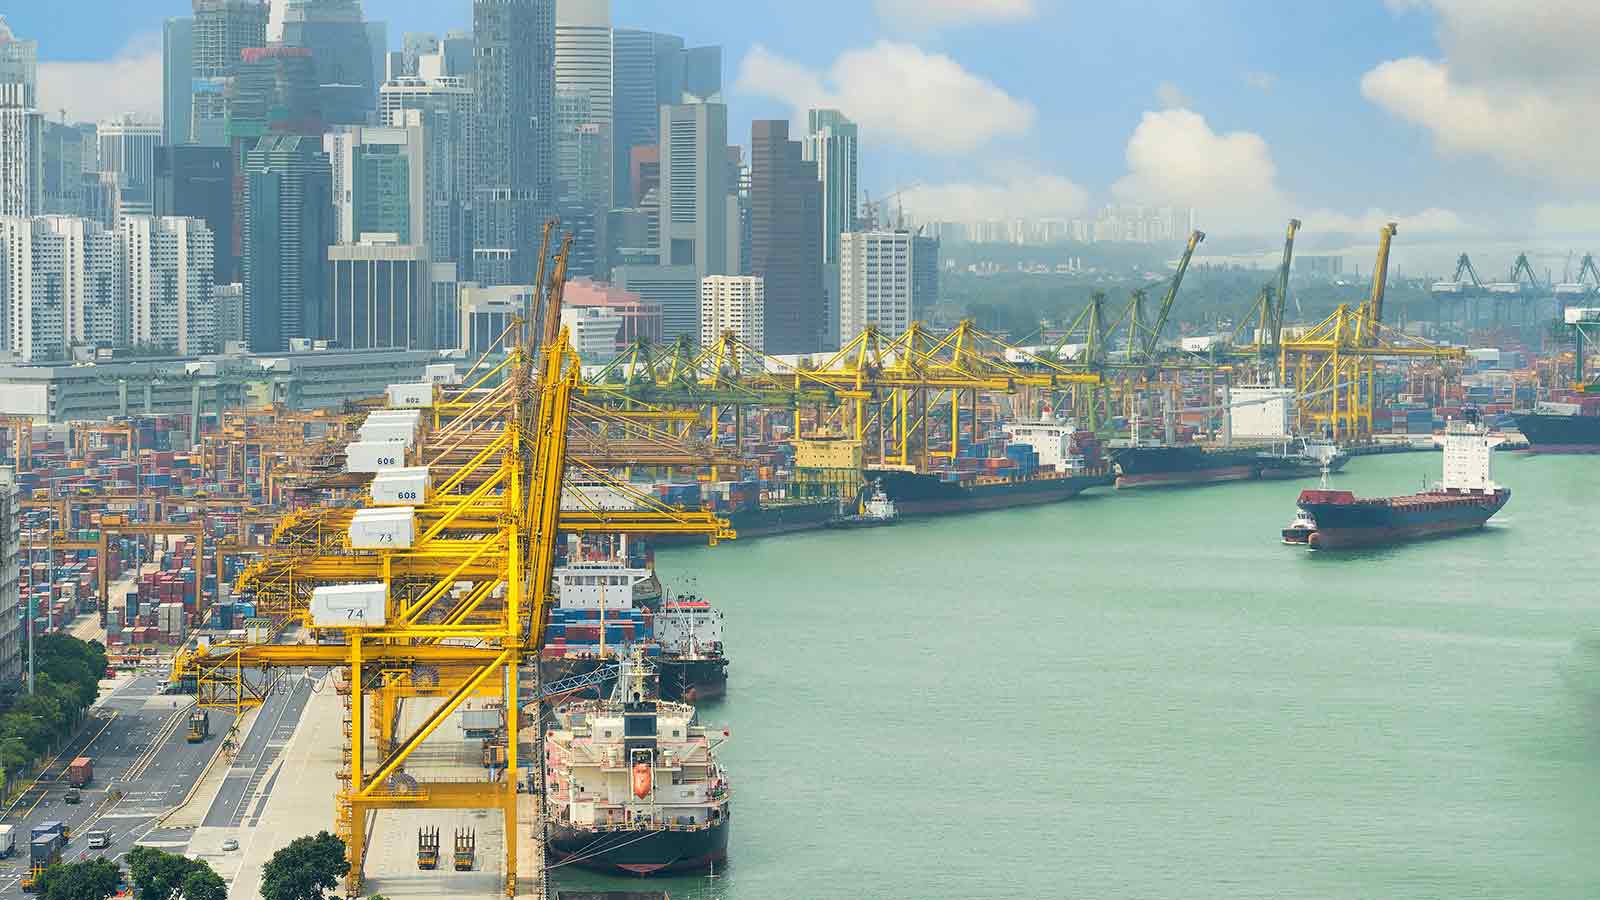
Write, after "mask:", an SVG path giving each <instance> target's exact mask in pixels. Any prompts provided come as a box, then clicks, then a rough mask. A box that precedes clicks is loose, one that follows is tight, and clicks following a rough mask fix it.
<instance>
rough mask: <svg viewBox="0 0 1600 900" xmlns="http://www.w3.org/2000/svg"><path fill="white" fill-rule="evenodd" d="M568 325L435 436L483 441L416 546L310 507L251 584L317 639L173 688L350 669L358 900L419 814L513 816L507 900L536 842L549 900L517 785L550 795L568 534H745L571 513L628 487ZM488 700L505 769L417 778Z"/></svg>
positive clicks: (534, 802) (417, 535)
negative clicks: (588, 406)
mask: <svg viewBox="0 0 1600 900" xmlns="http://www.w3.org/2000/svg"><path fill="white" fill-rule="evenodd" d="M559 270H560V265H559V262H558V272H559ZM553 312H554V309H553V305H552V308H547V310H546V316H545V318H546V325H547V328H546V330H544V331H543V333H542V334H541V335H540V337H542V338H547V340H544V341H542V342H541V344H540V346H538V347H533V346H530V344H531V342H530V341H528V340H527V339H526V338H524V339H523V340H522V343H521V345H520V346H518V347H517V348H516V349H515V350H514V351H513V352H512V353H511V355H510V358H509V359H508V360H507V363H506V364H505V366H504V367H503V368H502V372H503V375H504V380H503V383H502V384H501V385H500V386H499V387H497V388H495V389H493V390H491V391H486V392H484V393H483V395H482V397H480V398H479V399H477V400H471V401H470V402H468V405H467V407H466V408H462V409H456V410H453V411H451V414H450V415H449V417H448V420H447V421H441V422H440V423H438V424H439V427H437V428H436V429H435V430H433V431H432V432H431V433H429V434H428V435H427V436H426V437H425V438H424V442H423V444H422V446H421V447H420V448H419V452H420V454H421V455H422V458H423V459H425V460H429V461H437V460H440V459H441V454H447V453H458V452H459V450H460V447H459V446H458V445H460V444H463V443H464V442H465V441H466V439H468V438H472V439H473V440H474V441H481V443H479V444H478V445H476V448H475V449H474V450H473V452H472V453H471V454H470V458H467V459H465V461H463V462H460V463H459V464H457V463H455V462H450V463H449V464H448V465H446V463H444V462H438V466H439V470H438V473H437V474H438V475H439V476H440V477H441V479H442V480H441V481H440V483H439V484H438V486H437V487H436V488H435V489H434V490H433V492H432V495H431V497H429V498H428V499H427V500H426V501H425V502H423V503H421V504H420V505H419V506H417V507H415V508H414V510H415V511H414V539H413V540H412V541H411V542H410V545H409V546H404V547H400V546H396V547H394V548H393V549H383V550H360V549H355V548H354V547H352V546H351V544H350V541H349V540H348V538H346V537H344V534H345V532H344V531H343V529H344V528H348V522H349V517H350V516H351V515H352V513H351V512H350V511H348V510H333V509H321V510H308V511H305V512H303V513H301V514H297V515H292V516H289V517H286V519H285V520H284V521H283V523H282V524H281V525H280V527H279V529H278V531H277V533H276V534H275V536H274V537H275V543H277V544H278V545H279V547H278V549H280V550H281V551H282V553H281V554H274V555H272V556H269V557H268V558H266V559H264V560H263V561H262V562H260V563H258V564H257V565H256V566H253V567H252V569H251V572H250V573H248V577H249V578H250V579H252V580H253V584H254V586H255V587H256V589H257V590H258V591H260V590H262V588H263V587H264V586H268V585H270V586H271V587H272V589H273V590H274V591H276V596H277V597H278V598H279V600H280V601H281V602H282V603H283V604H284V606H286V607H288V610H287V611H288V612H291V613H293V614H296V615H300V616H303V617H304V620H305V622H306V625H307V629H308V631H309V635H310V636H311V637H314V638H315V641H314V642H307V643H296V644H288V643H269V644H251V643H243V642H224V643H212V644H209V645H205V646H202V647H200V648H198V649H195V650H193V651H191V652H187V653H184V654H181V655H180V657H179V659H178V661H177V662H176V663H175V666H174V673H173V674H174V678H184V679H192V680H193V681H194V683H195V684H196V686H197V691H198V695H199V697H198V699H199V702H200V703H201V704H202V705H203V706H208V707H210V706H217V707H231V708H235V709H243V708H247V707H251V706H255V705H259V704H260V703H262V702H263V701H264V700H265V698H266V696H267V695H268V693H269V692H270V691H271V689H272V687H273V685H274V684H275V683H276V682H277V680H278V679H279V678H280V677H281V676H282V674H283V673H285V672H286V671H288V670H293V669H308V668H309V669H319V668H329V669H333V670H334V671H335V672H336V673H337V679H336V680H337V681H339V682H341V683H342V685H343V687H342V689H341V690H342V691H343V692H344V702H345V703H346V704H347V706H346V708H347V720H346V722H345V725H344V728H345V731H346V735H347V744H346V746H345V754H346V755H345V761H344V764H343V767H342V768H341V769H340V771H339V780H340V790H339V793H338V797H337V813H336V829H337V832H338V834H339V835H340V837H341V838H343V839H344V841H345V844H346V848H347V853H348V855H349V860H350V863H351V869H350V875H349V876H348V879H347V885H346V888H347V891H348V893H350V894H352V895H355V894H357V893H358V892H360V891H361V890H362V883H363V880H364V875H363V866H364V862H365V859H366V850H367V847H368V845H369V842H370V835H371V832H372V829H373V828H374V827H375V826H377V825H378V823H377V820H376V816H377V814H378V813H379V812H381V811H384V810H405V809H474V810H478V809H488V810H494V811H496V812H498V813H500V814H501V815H502V816H503V819H504V828H505V835H506V841H505V859H504V868H505V873H506V879H505V891H506V895H507V896H508V897H510V896H515V895H516V894H517V893H518V890H519V881H518V876H519V872H518V853H519V850H520V849H522V848H524V847H525V846H527V845H529V843H530V842H531V845H532V849H533V851H534V852H533V857H534V859H535V867H536V871H534V872H532V873H529V874H530V876H531V878H532V879H533V880H532V882H531V884H529V885H522V887H524V888H530V889H531V891H532V892H533V893H535V894H540V893H542V892H543V891H544V884H543V883H544V868H543V853H542V851H543V848H542V844H540V843H539V838H540V832H541V829H540V828H539V827H538V825H537V824H536V823H537V822H539V821H541V819H540V816H542V809H540V808H539V804H540V802H541V801H540V796H539V793H538V792H537V791H535V792H533V793H532V794H531V795H528V796H525V795H523V794H522V793H521V791H520V789H519V786H520V785H522V784H523V783H524V781H525V780H526V776H529V775H532V777H533V780H534V781H535V782H541V779H542V770H543V765H542V736H541V735H540V734H538V733H537V732H536V733H535V734H534V735H532V736H531V738H530V741H531V743H532V745H533V747H534V748H535V752H536V759H535V761H534V763H533V764H532V765H531V766H530V765H528V764H526V763H525V762H524V761H523V759H522V758H521V752H520V750H519V745H520V743H521V741H520V731H521V727H522V721H523V717H524V707H525V706H529V705H532V706H533V707H535V708H536V707H537V703H538V701H539V696H540V695H539V687H538V685H539V680H538V666H537V659H538V653H539V650H540V649H541V648H542V646H543V643H544V639H545V633H544V626H545V620H546V611H547V607H548V604H549V602H550V592H551V589H552V579H553V570H554V566H555V561H556V556H557V538H558V535H559V534H560V533H561V532H569V533H584V532H591V533H592V532H619V533H652V532H653V533H662V532H672V533H679V534H698V535H703V536H705V537H706V538H707V539H708V540H711V541H712V542H715V541H716V540H717V539H719V538H727V537H732V536H733V533H732V531H731V530H730V529H729V527H728V522H727V520H725V519H718V518H716V517H715V516H713V515H711V514H709V513H704V512H686V511H681V510H673V509H668V508H666V507H663V506H661V505H660V504H659V503H656V502H655V501H654V499H653V498H651V497H649V496H648V495H644V494H638V493H637V492H634V496H636V499H637V501H638V508H637V509H636V510H629V511H622V512H617V511H611V510H602V509H595V508H586V507H583V505H582V504H581V503H580V504H575V506H577V507H578V508H571V509H563V503H562V498H563V493H564V491H563V486H564V484H566V482H567V479H568V478H569V477H572V478H574V479H581V480H584V481H589V480H591V479H593V480H598V481H602V482H605V483H607V484H609V485H610V486H611V487H612V488H613V489H614V490H630V489H628V488H627V487H626V485H624V484H621V483H619V482H617V481H615V480H614V479H609V476H608V473H607V472H605V471H604V470H603V468H602V467H600V466H595V465H592V464H588V463H577V462H576V461H575V460H574V459H573V458H572V457H571V456H570V455H569V444H568V441H569V435H570V433H571V428H572V423H573V419H574V415H575V403H574V392H575V391H576V390H577V387H578V384H579V378H580V366H579V360H578V357H577V355H576V353H575V352H573V350H572V348H571V346H570V341H569V338H568V335H567V333H566V332H565V331H564V330H559V329H556V330H553V332H552V330H551V329H549V328H548V324H549V319H550V318H553V316H552V315H551V313H553ZM491 432H492V434H493V436H492V437H491V438H490V439H488V440H486V441H482V440H481V439H482V438H483V437H484V436H485V435H486V434H489V433H491ZM446 458H448V459H451V460H453V459H456V458H458V457H446ZM242 580H243V579H242ZM529 682H531V683H532V689H531V690H530V689H528V687H527V685H528V683H529ZM475 696H476V697H494V698H498V700H499V701H500V703H501V708H502V709H503V710H504V711H505V714H504V734H505V741H506V747H505V764H504V766H502V767H497V768H495V769H491V770H490V774H488V775H486V776H485V777H484V778H483V779H482V780H475V781H461V780H458V779H450V780H440V779H429V778H428V777H426V775H425V774H420V773H417V772H416V771H414V770H413V771H408V761H411V760H413V757H414V754H415V753H416V751H417V749H418V748H419V746H421V745H422V744H423V742H424V741H426V740H427V739H428V738H429V737H430V736H431V735H433V734H435V733H436V732H437V731H438V729H439V728H440V727H441V726H442V725H443V724H444V723H445V722H446V721H447V720H448V719H449V718H450V717H451V715H452V714H453V713H455V712H456V711H457V710H458V709H460V708H461V707H462V704H463V703H464V702H465V701H466V700H467V699H468V698H470V697H475ZM411 705H414V709H413V713H414V715H413V718H414V717H415V715H417V714H420V715H421V716H422V717H421V720H420V723H418V724H415V725H414V726H412V727H405V726H404V720H403V718H402V715H401V713H402V710H403V709H405V708H406V707H408V706H411ZM414 768H415V767H413V769H414Z"/></svg>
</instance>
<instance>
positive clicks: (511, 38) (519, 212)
mask: <svg viewBox="0 0 1600 900" xmlns="http://www.w3.org/2000/svg"><path fill="white" fill-rule="evenodd" d="M472 28H473V39H474V42H475V49H474V61H475V63H476V67H477V74H476V76H475V79H474V85H475V88H476V97H477V102H478V127H479V129H480V132H479V145H478V149H479V155H480V157H481V162H480V165H479V167H478V174H477V177H476V178H475V179H474V185H475V190H474V192H473V199H472V220H473V260H472V278H473V280H474V281H476V282H478V283H480V284H526V283H528V282H529V281H531V280H532V278H533V271H534V257H535V256H536V255H537V253H536V247H537V237H536V235H537V234H538V231H539V228H540V227H541V226H542V225H543V223H544V222H545V220H547V219H548V218H549V217H550V216H551V214H552V213H553V211H554V210H555V127H554V126H555V106H556V97H555V0H473V4H472Z"/></svg>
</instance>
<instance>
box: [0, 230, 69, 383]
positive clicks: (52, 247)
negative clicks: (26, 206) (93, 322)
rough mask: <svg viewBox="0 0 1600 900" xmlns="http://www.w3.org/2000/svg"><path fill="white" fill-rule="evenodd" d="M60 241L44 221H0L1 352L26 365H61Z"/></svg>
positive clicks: (63, 332)
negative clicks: (55, 362) (2, 259)
mask: <svg viewBox="0 0 1600 900" xmlns="http://www.w3.org/2000/svg"><path fill="white" fill-rule="evenodd" d="M62 243H63V241H62V238H61V236H60V235H59V234H56V233H55V232H54V231H52V230H51V228H50V222H49V219H48V218H38V217H35V218H27V217H23V216H0V254H3V255H4V257H5V260H6V265H5V266H4V267H0V283H3V285H4V299H5V331H4V335H3V336H4V338H5V346H6V349H7V350H10V351H11V354H12V355H13V356H15V357H17V358H18V359H21V360H24V361H26V362H48V361H53V360H59V359H65V358H66V356H67V341H66V297H65V289H66V271H65V268H64V264H65V263H64V254H63V253H62Z"/></svg>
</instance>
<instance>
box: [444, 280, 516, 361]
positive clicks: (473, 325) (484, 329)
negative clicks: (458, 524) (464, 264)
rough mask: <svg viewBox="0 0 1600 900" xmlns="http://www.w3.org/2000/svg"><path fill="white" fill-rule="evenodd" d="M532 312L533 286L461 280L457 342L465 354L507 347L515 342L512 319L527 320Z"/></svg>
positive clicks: (505, 348) (499, 349)
mask: <svg viewBox="0 0 1600 900" xmlns="http://www.w3.org/2000/svg"><path fill="white" fill-rule="evenodd" d="M532 315H533V288H531V287H529V286H528V285H519V284H503V285H489V286H483V285H479V284H476V283H474V282H464V283H463V284H462V285H461V292H460V320H459V321H458V323H457V325H456V333H457V334H458V335H459V338H460V339H459V340H458V341H457V345H458V346H459V347H461V348H463V349H465V350H466V351H467V353H468V354H472V355H477V354H482V353H488V352H491V351H501V350H509V349H511V347H513V346H515V345H516V342H517V339H516V337H515V336H514V335H515V332H514V331H510V330H509V329H510V326H511V324H512V321H513V320H514V319H516V318H518V317H521V318H522V319H523V320H524V321H527V320H528V319H529V317H531V316H532Z"/></svg>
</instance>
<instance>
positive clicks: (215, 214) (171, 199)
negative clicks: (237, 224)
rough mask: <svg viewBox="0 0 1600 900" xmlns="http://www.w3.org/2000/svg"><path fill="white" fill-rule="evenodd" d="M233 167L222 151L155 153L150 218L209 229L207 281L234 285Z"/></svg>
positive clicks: (196, 148)
mask: <svg viewBox="0 0 1600 900" xmlns="http://www.w3.org/2000/svg"><path fill="white" fill-rule="evenodd" d="M233 207H234V203H233V162H232V156H231V153H230V151H229V149H228V148H227V147H202V146H200V145H198V144H182V145H179V146H176V147H157V148H156V190H155V215H156V216H157V217H167V216H179V217H183V218H192V219H200V220H202V221H204V222H205V223H206V227H208V228H210V229H211V235H212V240H213V247H212V281H213V282H214V283H216V284H232V283H233V282H235V281H238V280H239V257H238V255H237V253H236V252H235V251H234V247H233V243H232V240H233V237H232V236H233V233H234V218H233V215H234V208H233Z"/></svg>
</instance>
